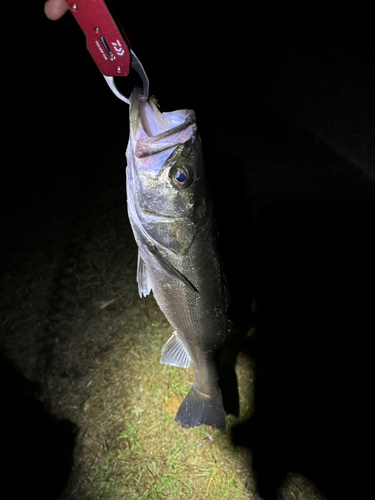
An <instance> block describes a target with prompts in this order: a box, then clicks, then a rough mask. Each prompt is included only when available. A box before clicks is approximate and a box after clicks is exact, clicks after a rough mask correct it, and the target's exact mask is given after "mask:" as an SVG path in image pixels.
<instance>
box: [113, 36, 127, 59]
mask: <svg viewBox="0 0 375 500" xmlns="http://www.w3.org/2000/svg"><path fill="white" fill-rule="evenodd" d="M112 45H113V48H114V49H115V51H116V52H117V55H118V56H123V55H124V52H125V51H124V49H123V48H122V45H121V43H120V40H117V41H116V42H115V43H114V42H112Z"/></svg>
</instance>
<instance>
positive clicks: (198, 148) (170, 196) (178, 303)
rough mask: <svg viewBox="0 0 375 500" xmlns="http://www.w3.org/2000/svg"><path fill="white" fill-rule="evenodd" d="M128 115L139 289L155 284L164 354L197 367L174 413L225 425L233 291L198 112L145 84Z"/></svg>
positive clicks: (164, 359)
mask: <svg viewBox="0 0 375 500" xmlns="http://www.w3.org/2000/svg"><path fill="white" fill-rule="evenodd" d="M129 116H130V134H129V142H128V146H127V150H126V158H127V167H126V191H127V208H128V215H129V220H130V224H131V227H132V230H133V233H134V237H135V240H136V243H137V246H138V264H137V282H138V291H139V295H140V297H146V296H147V295H148V294H149V293H150V292H151V290H152V292H153V295H154V298H155V300H156V302H157V304H158V305H159V307H160V309H161V310H162V312H163V313H164V315H165V316H166V318H167V320H168V321H169V323H170V324H171V326H172V328H173V329H174V331H173V334H172V336H171V337H170V338H169V340H168V341H167V342H166V344H165V345H164V347H163V348H162V351H161V359H160V362H161V363H163V364H169V365H172V366H177V367H181V368H188V367H189V366H190V363H192V365H193V368H194V374H195V380H194V383H193V385H192V387H191V389H190V391H189V392H188V394H187V395H186V397H185V399H184V400H183V401H182V403H181V405H180V407H179V409H178V411H177V413H176V416H175V421H176V422H178V423H179V424H180V425H181V426H182V427H196V426H198V425H201V424H203V423H204V424H207V425H209V426H212V427H216V428H217V429H220V430H222V431H225V411H224V406H223V399H222V394H221V390H220V387H219V383H218V379H219V375H218V364H219V358H220V352H221V350H222V348H223V345H224V342H225V338H226V334H227V331H228V318H227V306H228V301H229V294H228V288H227V286H226V280H225V275H224V272H223V266H222V263H221V260H220V257H219V252H218V241H217V239H218V233H217V229H216V226H215V221H214V214H213V207H212V201H211V197H210V194H209V186H208V178H207V177H208V176H207V173H206V170H205V167H204V160H203V153H202V142H201V139H200V136H199V134H198V131H197V123H196V116H195V113H194V111H192V110H186V109H184V110H178V111H173V112H164V113H161V112H160V111H159V110H158V107H157V105H156V103H155V101H154V100H153V99H149V100H146V101H144V100H143V99H142V89H140V88H135V89H134V90H133V92H132V94H131V96H130V111H129Z"/></svg>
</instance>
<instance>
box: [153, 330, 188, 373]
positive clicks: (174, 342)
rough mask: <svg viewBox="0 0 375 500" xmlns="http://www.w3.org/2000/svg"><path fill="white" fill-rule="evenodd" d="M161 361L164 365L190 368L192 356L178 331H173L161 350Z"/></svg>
mask: <svg viewBox="0 0 375 500" xmlns="http://www.w3.org/2000/svg"><path fill="white" fill-rule="evenodd" d="M160 363H162V364H163V365H172V366H178V367H179V368H189V366H190V356H189V353H188V352H187V350H186V349H185V346H184V344H183V343H182V342H181V339H180V337H179V336H178V333H177V332H173V333H172V336H171V337H170V339H168V340H167V342H166V343H165V345H164V347H163V349H162V350H161V358H160Z"/></svg>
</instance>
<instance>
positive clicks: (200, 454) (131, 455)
mask: <svg viewBox="0 0 375 500" xmlns="http://www.w3.org/2000/svg"><path fill="white" fill-rule="evenodd" d="M139 308H140V309H143V308H145V309H147V314H140V311H139V310H138V309H139ZM135 318H137V319H138V318H139V321H138V322H135V320H134V319H135ZM145 318H147V320H146V319H145ZM148 318H150V319H149V320H148ZM116 321H117V322H118V321H120V322H121V323H122V324H123V325H126V327H125V329H124V332H123V335H122V337H121V339H119V342H118V344H117V345H116V347H115V348H114V349H113V350H111V351H110V352H108V353H106V356H105V357H104V358H103V360H102V362H101V363H100V366H99V367H98V369H99V370H101V371H102V372H103V373H105V380H106V384H107V385H106V386H105V385H102V386H100V387H99V392H98V390H96V389H95V384H91V385H90V387H91V386H92V385H93V389H92V391H91V393H90V396H89V398H88V399H87V401H86V402H85V407H86V418H85V420H84V424H85V425H84V426H85V431H83V430H82V431H81V433H80V438H79V440H78V443H79V444H78V446H77V458H78V462H79V466H76V468H75V469H76V470H75V472H76V481H75V488H76V489H77V491H79V492H80V495H81V496H84V497H85V498H87V497H88V498H90V499H93V500H96V499H118V498H126V499H141V498H142V499H143V498H150V499H159V498H160V499H165V498H190V499H195V498H196V499H200V498H202V499H203V498H233V499H234V500H237V499H243V498H256V496H255V494H254V493H250V491H251V489H252V488H251V487H250V488H249V485H253V483H254V482H253V479H252V477H251V473H250V470H249V456H248V454H247V452H245V450H239V449H234V447H232V446H231V444H230V441H229V438H228V437H227V435H225V434H223V433H221V432H220V431H217V430H216V429H213V428H211V427H208V426H205V425H202V426H200V427H197V428H192V429H184V428H182V427H180V426H179V425H178V424H177V423H176V422H175V421H174V415H175V412H176V410H177V408H178V405H179V404H180V402H181V401H182V399H183V398H184V396H185V395H186V394H187V392H188V391H189V389H190V387H191V384H192V382H193V380H194V374H193V370H192V368H189V369H188V370H182V369H179V368H176V367H172V366H169V365H161V364H160V362H159V361H160V350H161V347H162V345H163V342H165V341H166V340H167V339H168V338H169V335H170V334H171V331H170V327H169V325H168V323H167V321H166V320H165V319H164V317H163V315H162V313H161V312H160V310H159V309H158V307H157V305H156V303H155V302H154V300H153V299H152V298H151V297H150V298H147V299H146V300H145V299H143V300H142V301H140V300H136V303H135V305H134V308H132V309H129V310H127V311H125V312H124V313H123V314H122V315H121V319H119V318H117V319H116ZM139 324H141V325H142V326H141V328H138V327H137V326H136V325H139ZM135 330H136V331H135ZM102 391H104V394H101V392H102ZM104 395H105V396H104ZM104 414H105V415H106V419H107V420H106V421H105V422H104V421H103V420H102V419H103V416H104ZM100 421H102V422H103V426H104V427H105V431H104V432H103V436H102V440H101V443H100V446H99V447H96V448H95V447H94V448H95V450H96V452H94V448H93V446H92V442H93V441H95V439H97V425H98V422H100ZM237 421H238V420H237V419H236V418H234V417H231V416H229V417H228V422H227V423H228V427H229V428H230V426H231V424H233V423H234V422H237ZM81 425H82V424H81ZM94 436H95V438H94ZM87 450H91V451H90V453H87ZM245 484H246V486H245ZM249 490H250V491H249ZM253 491H254V490H253Z"/></svg>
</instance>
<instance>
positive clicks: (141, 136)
mask: <svg viewBox="0 0 375 500" xmlns="http://www.w3.org/2000/svg"><path fill="white" fill-rule="evenodd" d="M142 96H143V91H142V89H140V88H139V87H136V88H135V89H134V90H133V92H132V93H131V96H130V134H131V136H132V137H133V139H134V141H135V143H136V146H135V155H136V156H137V157H138V158H143V157H144V156H149V155H153V154H157V153H159V152H161V151H165V150H166V149H169V148H173V147H175V146H177V145H178V144H183V143H185V142H187V141H188V140H189V139H190V138H191V137H192V136H193V135H194V136H195V135H196V129H197V126H196V123H195V113H194V111H191V110H187V109H184V110H179V111H173V112H170V113H161V112H160V111H159V109H158V107H157V105H156V102H155V100H154V99H152V98H150V99H148V100H147V101H143V100H142Z"/></svg>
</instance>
